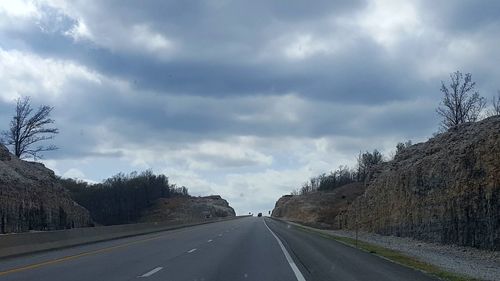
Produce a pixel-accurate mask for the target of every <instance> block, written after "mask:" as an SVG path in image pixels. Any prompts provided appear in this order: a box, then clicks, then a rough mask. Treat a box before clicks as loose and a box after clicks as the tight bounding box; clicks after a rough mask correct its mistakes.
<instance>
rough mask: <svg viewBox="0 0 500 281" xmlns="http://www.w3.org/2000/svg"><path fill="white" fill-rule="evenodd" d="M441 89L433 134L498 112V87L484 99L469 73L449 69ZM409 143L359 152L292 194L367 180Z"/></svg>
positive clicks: (334, 187) (322, 189)
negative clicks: (388, 150)
mask: <svg viewBox="0 0 500 281" xmlns="http://www.w3.org/2000/svg"><path fill="white" fill-rule="evenodd" d="M440 92H441V94H442V100H441V102H440V104H439V105H438V107H437V108H436V113H437V114H438V115H439V116H440V117H441V121H440V128H439V131H438V132H437V133H436V134H439V133H442V132H446V131H448V130H450V129H452V128H454V127H455V126H459V125H460V124H463V123H467V122H476V121H479V120H482V119H484V118H487V117H490V116H496V115H500V91H498V92H497V95H496V96H494V97H493V98H492V99H491V102H490V103H488V101H487V99H486V98H485V97H483V96H481V95H480V94H479V92H478V91H477V90H476V82H474V81H473V80H472V74H470V73H466V74H463V73H462V72H460V71H455V72H453V73H450V78H449V81H448V83H446V82H444V81H441V88H440ZM411 145H412V142H411V140H407V141H405V142H400V143H398V144H397V145H396V147H395V150H394V152H392V155H390V156H384V155H382V153H381V152H380V151H379V150H377V149H375V150H373V151H372V152H369V151H365V152H360V153H359V155H358V157H357V159H356V160H357V163H356V165H355V167H349V166H347V165H341V166H340V167H339V168H337V169H336V170H333V171H331V172H329V173H322V174H320V175H318V176H314V177H311V178H310V179H309V180H308V181H307V182H305V183H304V184H302V186H301V187H300V188H296V189H294V190H293V191H292V192H291V194H292V195H304V194H308V193H311V192H317V191H332V190H334V189H336V188H338V187H341V186H344V185H346V184H349V183H353V182H360V183H367V182H370V180H371V179H372V178H373V175H374V173H375V172H376V170H377V166H379V165H380V164H382V163H384V162H387V161H389V160H392V159H394V157H396V156H397V155H398V154H400V153H402V152H403V151H404V150H405V149H407V148H408V147H410V146H411Z"/></svg>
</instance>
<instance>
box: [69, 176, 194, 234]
mask: <svg viewBox="0 0 500 281" xmlns="http://www.w3.org/2000/svg"><path fill="white" fill-rule="evenodd" d="M59 180H60V182H61V184H62V185H63V186H64V187H65V188H66V189H68V190H69V192H70V194H71V197H72V198H73V200H75V201H76V202H77V203H78V204H80V205H82V206H83V207H85V208H86V209H87V210H89V211H90V214H91V216H92V219H93V220H94V221H95V222H97V223H99V224H103V225H112V224H124V223H132V222H136V221H137V220H138V219H139V217H140V215H141V212H142V211H143V210H144V209H146V208H147V207H149V206H151V204H152V203H153V202H154V201H155V200H156V199H159V198H170V197H176V196H177V197H182V196H184V197H186V196H189V193H188V189H187V188H186V187H184V186H182V187H177V186H176V185H173V184H170V183H169V181H168V177H167V176H165V175H162V174H160V175H155V174H154V173H153V172H152V171H150V170H147V171H144V172H142V173H137V172H133V173H130V174H123V173H119V174H117V175H115V176H113V177H111V178H109V179H107V180H105V181H104V182H102V183H97V184H89V183H87V182H84V181H80V180H74V179H62V178H61V179H59Z"/></svg>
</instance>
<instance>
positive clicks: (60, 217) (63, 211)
mask: <svg viewBox="0 0 500 281" xmlns="http://www.w3.org/2000/svg"><path fill="white" fill-rule="evenodd" d="M91 224H92V221H91V219H90V215H89V212H88V211H87V210H86V209H85V208H83V207H82V206H80V205H78V204H77V203H76V202H75V201H73V200H72V199H71V197H70V195H69V193H68V192H67V191H66V190H65V189H64V188H63V187H62V186H61V185H60V184H59V183H58V182H57V179H56V176H55V175H54V172H53V171H51V170H49V169H47V168H45V166H44V165H42V164H40V163H34V162H28V161H23V160H20V159H18V158H17V157H15V156H13V155H12V154H10V153H9V151H8V150H7V148H6V147H5V146H3V145H0V232H1V233H10V232H24V231H30V230H54V229H65V228H73V227H82V226H89V225H91Z"/></svg>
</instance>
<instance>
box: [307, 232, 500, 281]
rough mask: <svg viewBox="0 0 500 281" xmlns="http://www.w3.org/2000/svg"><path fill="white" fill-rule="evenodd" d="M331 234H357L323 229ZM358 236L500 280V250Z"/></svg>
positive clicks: (474, 275)
mask: <svg viewBox="0 0 500 281" xmlns="http://www.w3.org/2000/svg"><path fill="white" fill-rule="evenodd" d="M316 230H317V231H320V232H323V233H327V234H330V235H335V236H340V237H348V238H355V237H356V234H355V232H354V231H345V230H322V229H316ZM358 239H359V240H361V241H364V242H368V243H371V244H374V245H377V246H381V247H384V248H388V249H391V250H395V251H399V252H401V253H403V254H405V255H408V256H410V257H413V258H416V259H418V260H421V261H424V262H427V263H430V264H433V265H435V266H437V267H440V268H442V269H444V270H446V271H450V272H454V273H458V274H463V275H467V276H470V277H472V278H477V279H482V280H493V281H494V280H499V279H498V278H499V276H500V252H499V251H487V250H479V249H476V248H470V247H460V246H454V245H441V244H436V243H428V242H422V241H419V240H415V239H411V238H403V237H395V236H383V235H379V234H374V233H366V232H359V233H358Z"/></svg>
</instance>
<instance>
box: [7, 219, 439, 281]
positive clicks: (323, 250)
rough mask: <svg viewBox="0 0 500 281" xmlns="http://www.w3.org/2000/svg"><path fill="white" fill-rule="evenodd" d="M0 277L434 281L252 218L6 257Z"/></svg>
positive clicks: (108, 280) (283, 225)
mask: <svg viewBox="0 0 500 281" xmlns="http://www.w3.org/2000/svg"><path fill="white" fill-rule="evenodd" d="M0 250H1V249H0ZM0 280H12V281H14V280H16V281H30V280H36V281H45V280H47V281H48V280H51V281H58V280H60V281H71V280H82V281H83V280H85V281H93V280H103V281H115V280H116V281H126V280H144V281H149V280H162V281H178V280H179V281H183V280H186V281H188V280H189V281H211V280H213V281H225V280H227V281H238V280H245V281H247V280H256V281H268V280H269V281H271V280H272V281H279V280H283V281H294V280H299V281H303V280H308V281H310V280H329V281H330V280H340V281H344V280H345V281H348V280H349V281H350V280H360V281H361V280H367V281H368V280H369V281H377V280H381V281H391V280H395V281H396V280H397V281H401V280H418V281H420V280H422V281H424V280H425V281H429V280H437V279H435V278H433V277H429V276H427V275H425V274H424V273H421V272H419V271H416V270H413V269H409V268H406V267H403V266H401V265H398V264H395V263H392V262H390V261H387V260H385V259H382V258H379V257H377V256H374V255H372V254H369V253H366V252H363V251H359V250H356V249H353V248H351V247H348V246H345V245H343V244H341V243H338V242H335V241H333V240H330V239H327V238H323V237H321V236H319V235H316V234H314V233H309V232H305V231H303V230H301V229H299V228H297V227H295V226H292V225H288V224H286V223H283V222H280V221H275V220H272V219H269V218H256V217H247V218H241V219H235V220H229V221H224V222H217V223H211V224H204V225H198V226H193V227H188V228H183V229H177V230H170V231H165V232H160V233H155V234H148V235H142V236H136V237H130V238H125V239H117V240H113V241H107V242H101V243H94V244H89V245H83V246H77V247H72V248H67V249H62V250H56V251H48V252H44V253H39V254H34V255H29V256H21V257H16V258H11V259H3V260H0Z"/></svg>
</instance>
